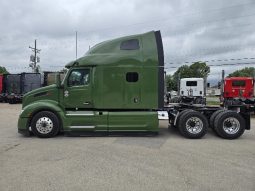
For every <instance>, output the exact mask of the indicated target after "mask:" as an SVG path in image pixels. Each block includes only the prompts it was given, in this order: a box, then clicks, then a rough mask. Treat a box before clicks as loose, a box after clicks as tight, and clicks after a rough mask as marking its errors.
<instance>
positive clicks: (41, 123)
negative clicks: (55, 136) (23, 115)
mask: <svg viewBox="0 0 255 191" xmlns="http://www.w3.org/2000/svg"><path fill="white" fill-rule="evenodd" d="M35 126H36V129H37V131H38V132H39V133H41V134H48V133H50V132H51V131H52V129H53V122H52V120H51V119H50V118H48V117H41V118H39V119H38V120H37V121H36V125H35Z"/></svg>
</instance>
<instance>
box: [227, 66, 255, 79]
mask: <svg viewBox="0 0 255 191" xmlns="http://www.w3.org/2000/svg"><path fill="white" fill-rule="evenodd" d="M254 74H255V68H254V67H245V68H243V69H241V70H236V71H234V72H232V73H231V74H229V75H228V77H254Z"/></svg>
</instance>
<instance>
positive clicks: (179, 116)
mask: <svg viewBox="0 0 255 191" xmlns="http://www.w3.org/2000/svg"><path fill="white" fill-rule="evenodd" d="M193 111H194V110H192V109H186V110H183V111H181V112H180V113H179V115H178V117H177V120H176V127H178V126H179V123H180V119H181V117H182V116H183V115H184V114H185V113H188V112H193Z"/></svg>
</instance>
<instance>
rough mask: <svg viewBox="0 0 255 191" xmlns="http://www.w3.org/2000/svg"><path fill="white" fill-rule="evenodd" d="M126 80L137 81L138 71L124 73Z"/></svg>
mask: <svg viewBox="0 0 255 191" xmlns="http://www.w3.org/2000/svg"><path fill="white" fill-rule="evenodd" d="M126 80H127V82H137V81H138V73H137V72H128V73H127V74H126Z"/></svg>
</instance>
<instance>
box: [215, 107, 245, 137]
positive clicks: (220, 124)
mask: <svg viewBox="0 0 255 191" xmlns="http://www.w3.org/2000/svg"><path fill="white" fill-rule="evenodd" d="M231 118H232V119H231ZM228 119H231V120H232V122H231V121H229V120H228ZM231 125H232V127H233V126H234V128H235V129H232V130H231ZM227 126H229V130H226V129H227V128H228V127H227ZM214 128H215V132H216V133H217V134H218V135H219V136H221V137H222V138H224V139H236V138H238V137H240V136H241V135H242V134H243V133H244V131H245V120H244V118H243V117H242V116H241V115H240V114H238V113H236V112H234V111H224V112H222V113H220V114H219V115H217V116H216V118H215V120H214ZM231 131H232V132H231Z"/></svg>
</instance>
